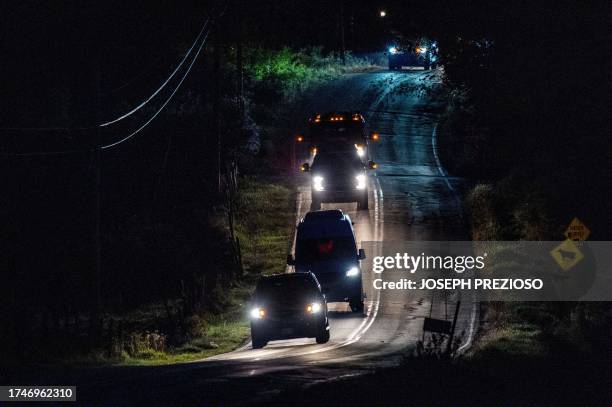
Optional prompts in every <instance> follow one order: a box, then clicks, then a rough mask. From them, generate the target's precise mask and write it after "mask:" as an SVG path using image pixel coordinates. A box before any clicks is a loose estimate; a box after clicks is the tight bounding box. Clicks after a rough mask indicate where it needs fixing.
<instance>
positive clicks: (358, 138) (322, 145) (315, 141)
mask: <svg viewBox="0 0 612 407" xmlns="http://www.w3.org/2000/svg"><path fill="white" fill-rule="evenodd" d="M379 139H380V134H379V133H376V132H371V133H368V132H367V130H366V122H365V119H364V117H363V115H362V114H361V113H360V112H351V111H341V112H326V113H316V114H314V115H313V116H312V117H310V118H309V119H308V137H307V141H308V142H309V147H310V153H311V156H312V157H314V156H315V155H316V153H317V152H318V151H321V150H322V149H323V150H326V151H340V150H342V151H347V150H349V149H353V148H354V149H355V151H356V152H357V155H358V156H359V157H360V158H361V159H362V161H364V162H366V161H367V160H368V157H369V152H368V146H369V142H370V141H378V140H379Z"/></svg>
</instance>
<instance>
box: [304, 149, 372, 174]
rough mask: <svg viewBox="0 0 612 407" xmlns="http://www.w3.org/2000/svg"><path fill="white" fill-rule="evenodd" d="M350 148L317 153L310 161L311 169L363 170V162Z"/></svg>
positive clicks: (334, 170)
mask: <svg viewBox="0 0 612 407" xmlns="http://www.w3.org/2000/svg"><path fill="white" fill-rule="evenodd" d="M352 148H353V149H352V150H348V151H341V152H337V153H319V154H317V155H316V156H315V158H314V160H313V162H312V170H313V171H325V170H330V171H333V172H339V173H343V172H359V171H361V170H363V163H362V162H361V160H360V159H359V157H358V156H357V155H356V154H354V147H352Z"/></svg>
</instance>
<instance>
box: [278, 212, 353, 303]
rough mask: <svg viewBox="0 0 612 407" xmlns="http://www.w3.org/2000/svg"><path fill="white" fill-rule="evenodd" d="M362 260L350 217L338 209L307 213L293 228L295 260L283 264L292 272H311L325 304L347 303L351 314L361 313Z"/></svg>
mask: <svg viewBox="0 0 612 407" xmlns="http://www.w3.org/2000/svg"><path fill="white" fill-rule="evenodd" d="M364 259H365V252H364V250H363V249H359V250H357V242H356V239H355V233H354V231H353V226H352V222H351V219H350V217H349V216H348V215H347V214H345V213H343V212H342V211H341V210H339V209H334V210H327V211H315V212H308V213H307V214H306V216H305V217H304V218H303V219H302V220H301V221H300V223H299V224H298V226H297V234H296V243H295V257H293V256H292V255H289V256H288V257H287V263H288V264H289V265H293V266H295V271H296V272H308V271H310V272H312V273H314V275H315V276H316V277H317V280H318V281H319V283H320V284H321V287H322V290H323V292H324V293H325V296H326V298H327V301H328V302H348V303H349V305H350V307H351V310H352V311H353V312H361V313H362V312H363V298H364V296H363V283H362V275H361V266H360V261H361V260H364Z"/></svg>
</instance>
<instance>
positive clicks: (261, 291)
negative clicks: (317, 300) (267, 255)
mask: <svg viewBox="0 0 612 407" xmlns="http://www.w3.org/2000/svg"><path fill="white" fill-rule="evenodd" d="M317 292H318V287H317V285H316V283H315V281H314V280H313V279H312V278H311V277H309V276H304V277H295V276H291V278H273V279H264V280H262V281H260V282H259V283H258V284H257V290H256V295H257V297H258V298H261V299H265V300H267V301H286V300H291V299H299V298H303V297H311V296H313V295H315V294H316V293H317Z"/></svg>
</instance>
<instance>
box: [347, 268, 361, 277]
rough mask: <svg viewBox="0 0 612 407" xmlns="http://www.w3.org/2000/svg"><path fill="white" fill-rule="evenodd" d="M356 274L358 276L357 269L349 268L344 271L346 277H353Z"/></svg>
mask: <svg viewBox="0 0 612 407" xmlns="http://www.w3.org/2000/svg"><path fill="white" fill-rule="evenodd" d="M358 274H359V269H358V268H357V267H351V268H350V269H348V270H347V271H346V276H347V277H355V276H356V275H358Z"/></svg>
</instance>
